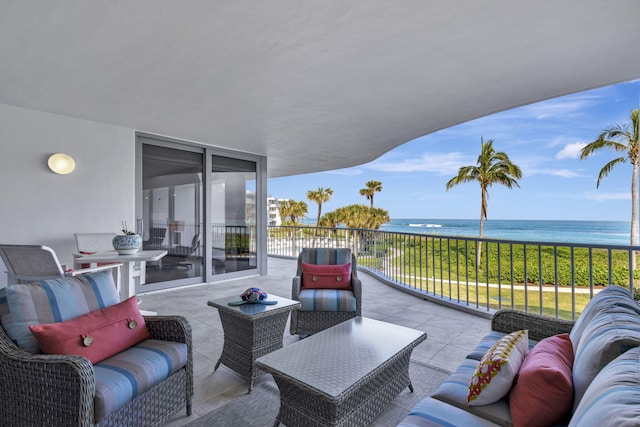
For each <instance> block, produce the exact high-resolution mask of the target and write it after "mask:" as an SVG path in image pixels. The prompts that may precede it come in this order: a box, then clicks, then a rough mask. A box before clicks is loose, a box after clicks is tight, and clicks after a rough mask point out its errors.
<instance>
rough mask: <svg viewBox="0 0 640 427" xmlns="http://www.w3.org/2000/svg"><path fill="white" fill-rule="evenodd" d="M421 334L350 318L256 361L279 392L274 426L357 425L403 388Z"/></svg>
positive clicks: (371, 320)
mask: <svg viewBox="0 0 640 427" xmlns="http://www.w3.org/2000/svg"><path fill="white" fill-rule="evenodd" d="M426 338H427V334H426V333H425V332H422V331H416V330H414V329H409V328H405V327H402V326H397V325H392V324H390V323H385V322H381V321H378V320H373V319H368V318H365V317H356V318H354V319H351V320H347V321H346V322H343V323H340V324H338V325H336V326H333V327H331V328H329V329H326V330H324V331H322V332H318V333H317V334H315V335H312V336H310V337H308V338H305V339H303V340H302V341H299V342H296V343H294V344H291V345H288V346H287V347H284V348H282V349H280V350H277V351H275V352H273V353H269V354H268V355H266V356H263V357H261V358H259V359H258V360H257V361H256V365H258V366H259V367H260V368H262V369H264V370H265V371H267V372H269V373H270V374H272V375H273V378H274V379H275V381H276V384H277V385H278V388H279V389H280V412H279V413H278V418H277V419H276V424H275V425H278V424H279V423H283V424H286V425H288V426H297V425H304V426H362V425H366V424H368V423H369V422H371V421H372V420H373V419H374V418H375V417H376V416H377V415H378V414H380V413H381V412H382V411H383V410H384V408H385V406H386V405H387V404H388V403H390V402H391V401H392V400H393V399H395V397H396V396H397V395H398V394H399V393H400V392H401V391H402V390H403V389H404V388H406V387H409V389H410V390H411V391H412V392H413V387H412V385H411V381H410V379H409V357H410V356H411V352H412V351H413V349H414V347H415V346H417V345H418V344H420V343H421V342H422V341H424V340H425V339H426Z"/></svg>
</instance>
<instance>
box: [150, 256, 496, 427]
mask: <svg viewBox="0 0 640 427" xmlns="http://www.w3.org/2000/svg"><path fill="white" fill-rule="evenodd" d="M268 265H269V274H268V275H267V276H255V277H249V278H243V279H238V280H231V281H228V282H222V283H216V284H215V285H196V286H192V287H188V288H181V289H175V290H170V291H159V292H155V293H147V294H144V295H143V296H142V303H141V305H140V308H142V309H145V310H153V311H157V312H158V314H180V315H182V316H185V317H186V318H187V319H188V320H189V322H190V323H191V326H192V328H193V343H194V348H193V360H194V378H195V387H194V388H195V396H194V402H193V403H194V404H193V408H194V415H192V416H191V417H189V418H186V417H185V415H184V414H183V413H181V414H179V415H177V416H176V418H174V419H173V420H172V421H171V422H170V423H168V424H167V425H168V426H170V427H176V426H182V425H185V424H187V423H188V422H190V421H192V420H193V419H195V418H197V417H198V416H202V415H204V414H206V413H208V412H210V411H212V410H214V409H216V408H218V407H220V406H222V405H224V404H225V403H228V402H229V401H231V400H233V399H236V398H238V397H241V396H244V395H245V394H246V393H247V383H246V382H245V381H244V380H243V379H241V378H240V377H239V376H237V375H236V374H235V373H234V372H233V371H231V370H230V369H228V368H227V367H225V366H224V365H222V366H221V367H220V368H219V369H218V370H217V371H216V372H214V371H213V369H214V366H215V364H216V362H217V360H218V358H219V357H220V354H221V352H222V345H223V337H224V334H223V330H222V325H221V323H220V317H219V315H218V311H217V310H216V309H214V308H212V307H209V306H207V301H208V300H210V299H214V298H218V297H222V296H227V295H240V294H241V293H242V292H243V291H244V290H245V289H247V288H249V287H251V286H258V287H260V288H261V289H263V290H265V291H266V292H267V293H272V294H275V295H280V296H285V297H287V296H290V295H291V279H292V277H293V276H294V275H295V271H296V261H295V260H293V259H290V258H277V257H269V261H268ZM359 277H360V278H361V279H362V287H363V309H362V314H363V316H366V317H370V318H374V319H378V320H382V321H385V322H390V323H395V324H398V325H402V326H407V327H411V328H415V329H419V330H423V331H426V332H427V340H426V341H425V342H423V343H422V344H420V345H419V346H418V347H416V349H415V350H414V351H413V354H412V359H413V360H416V361H419V362H423V363H426V364H429V365H432V366H436V367H439V368H442V369H445V370H448V371H452V370H454V369H455V368H456V366H457V365H458V364H459V363H460V362H462V360H464V357H465V356H466V355H467V354H468V353H469V352H470V351H471V350H472V349H473V348H474V347H475V345H476V344H477V343H478V342H479V341H480V339H481V338H482V337H483V336H484V335H485V334H486V333H487V331H489V330H490V321H489V320H488V319H486V318H483V317H479V316H477V315H474V314H471V313H466V312H463V311H460V310H456V309H452V308H449V307H446V306H443V305H440V304H434V303H432V302H429V301H425V300H424V299H422V298H419V297H416V296H414V295H411V294H408V293H406V292H402V291H399V290H398V289H395V288H393V287H390V286H388V285H386V284H385V283H383V282H382V281H380V280H379V279H378V278H376V276H374V275H372V274H369V273H367V272H364V271H362V272H360V273H359ZM297 340H298V337H297V336H291V335H289V332H288V326H287V329H286V330H285V334H284V343H285V345H287V344H289V343H292V342H294V341H297ZM270 380H271V379H270V377H269V376H268V375H267V376H262V377H260V378H258V379H257V380H256V381H255V384H256V385H257V384H260V382H261V381H270Z"/></svg>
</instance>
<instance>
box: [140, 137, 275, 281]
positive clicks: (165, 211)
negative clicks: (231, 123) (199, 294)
mask: <svg viewBox="0 0 640 427" xmlns="http://www.w3.org/2000/svg"><path fill="white" fill-rule="evenodd" d="M137 141H138V145H137V158H138V165H139V167H138V168H137V177H136V179H137V182H138V191H137V193H136V194H137V203H136V216H137V218H138V228H139V230H138V232H140V233H142V236H143V240H144V245H143V249H146V250H166V251H167V255H166V256H165V257H164V258H163V259H162V260H161V261H160V262H154V263H147V265H146V268H145V272H146V278H145V283H144V284H139V285H138V286H137V287H136V290H137V292H144V291H149V290H156V289H164V288H170V287H176V286H183V285H189V284H195V283H202V282H215V281H218V280H221V279H222V278H225V279H226V278H232V277H236V276H246V275H248V274H262V273H263V272H266V252H264V251H266V244H264V243H263V242H264V241H265V239H264V238H262V237H260V234H261V233H262V234H264V235H265V237H266V216H265V215H266V162H265V160H264V158H262V157H259V156H255V155H249V154H246V155H245V154H244V153H232V154H230V153H229V152H228V151H227V150H223V149H219V148H212V147H204V146H199V145H195V144H188V143H184V142H182V141H175V140H169V139H165V138H158V137H155V136H151V135H147V134H138V136H137ZM205 171H208V172H205ZM263 205H264V206H263ZM263 216H265V218H264V219H263V218H262V217H263ZM260 247H264V249H263V250H262V251H261V250H259V248H260ZM261 252H264V253H261ZM207 260H208V261H207Z"/></svg>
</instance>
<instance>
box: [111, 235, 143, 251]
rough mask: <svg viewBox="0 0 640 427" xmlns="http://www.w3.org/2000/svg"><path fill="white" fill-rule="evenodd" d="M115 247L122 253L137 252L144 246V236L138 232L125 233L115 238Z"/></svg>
mask: <svg viewBox="0 0 640 427" xmlns="http://www.w3.org/2000/svg"><path fill="white" fill-rule="evenodd" d="M112 243H113V249H115V250H116V251H117V252H118V253H119V254H120V255H131V254H135V253H136V252H138V251H139V250H140V248H141V247H142V236H140V235H138V234H123V235H119V236H116V237H114V238H113V242H112Z"/></svg>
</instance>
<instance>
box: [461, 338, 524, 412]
mask: <svg viewBox="0 0 640 427" xmlns="http://www.w3.org/2000/svg"><path fill="white" fill-rule="evenodd" d="M528 351H529V332H528V331H526V330H522V331H516V332H512V333H510V334H509V335H505V336H504V337H502V338H500V339H499V340H498V341H496V343H495V344H494V345H493V346H492V347H491V348H490V349H489V351H487V353H486V354H485V355H484V357H483V358H482V360H480V364H479V365H478V367H477V368H476V371H475V372H474V374H473V376H472V377H471V383H470V384H469V393H468V394H467V404H468V405H470V406H480V405H488V404H490V403H494V402H497V401H498V400H500V399H502V398H503V397H504V396H506V394H507V393H509V390H511V386H512V385H513V379H514V378H515V376H516V375H517V374H518V371H519V370H520V366H521V365H522V361H523V360H524V357H525V356H526V355H527V352H528Z"/></svg>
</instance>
